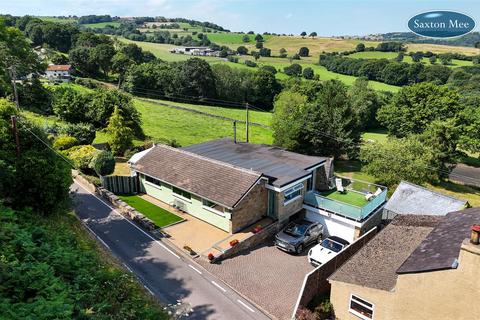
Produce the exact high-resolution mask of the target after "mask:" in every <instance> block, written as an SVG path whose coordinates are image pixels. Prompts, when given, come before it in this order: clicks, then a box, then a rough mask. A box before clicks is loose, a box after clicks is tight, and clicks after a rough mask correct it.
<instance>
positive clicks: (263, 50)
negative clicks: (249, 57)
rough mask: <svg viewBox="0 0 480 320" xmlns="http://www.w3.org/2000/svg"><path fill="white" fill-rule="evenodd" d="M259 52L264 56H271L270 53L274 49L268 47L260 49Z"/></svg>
mask: <svg viewBox="0 0 480 320" xmlns="http://www.w3.org/2000/svg"><path fill="white" fill-rule="evenodd" d="M258 53H259V54H260V55H261V56H262V57H270V55H271V54H272V50H271V49H268V48H262V49H260V51H259V52H258Z"/></svg>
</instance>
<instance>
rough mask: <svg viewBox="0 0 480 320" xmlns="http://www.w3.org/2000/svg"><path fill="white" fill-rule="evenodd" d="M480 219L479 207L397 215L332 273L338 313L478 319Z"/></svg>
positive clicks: (369, 316) (332, 296) (422, 319)
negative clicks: (442, 214)
mask: <svg viewBox="0 0 480 320" xmlns="http://www.w3.org/2000/svg"><path fill="white" fill-rule="evenodd" d="M478 224H480V208H472V209H465V210H462V211H456V212H451V213H448V214H447V215H445V216H438V215H398V216H397V217H395V218H394V219H393V221H392V222H391V223H390V224H389V225H388V226H387V227H386V228H385V229H383V230H382V231H381V232H380V233H379V234H378V235H377V236H376V237H375V238H374V239H372V240H371V241H370V242H368V243H367V244H366V245H365V246H364V247H363V248H362V249H360V250H359V251H358V252H357V253H356V254H355V255H354V256H353V257H352V258H351V259H350V260H348V261H347V262H346V263H345V264H344V265H342V267H340V269H338V270H337V271H336V272H335V273H334V274H333V275H332V276H331V277H330V278H329V281H330V283H331V294H330V301H331V302H332V304H333V308H334V311H335V315H336V317H338V318H339V319H364V320H370V319H389V320H390V319H391V320H396V319H398V320H400V319H402V320H403V319H415V320H426V319H438V320H441V319H478V315H479V314H480V304H479V303H478V294H479V292H480V268H479V265H480V246H479V245H478V233H479V232H478V231H480V226H476V227H475V225H478ZM474 230H477V231H474ZM470 236H471V238H472V241H473V243H472V242H471V241H470V240H469V239H468V238H469V237H470Z"/></svg>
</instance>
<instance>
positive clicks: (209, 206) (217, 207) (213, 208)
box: [202, 199, 224, 215]
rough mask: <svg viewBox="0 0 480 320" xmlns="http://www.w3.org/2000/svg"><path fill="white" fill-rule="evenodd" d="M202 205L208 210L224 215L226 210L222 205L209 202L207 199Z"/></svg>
mask: <svg viewBox="0 0 480 320" xmlns="http://www.w3.org/2000/svg"><path fill="white" fill-rule="evenodd" d="M202 205H203V207H204V208H205V209H207V210H210V211H213V212H215V213H218V214H221V215H223V210H224V208H223V207H222V206H221V205H219V204H216V203H215V202H211V201H208V200H207V199H202Z"/></svg>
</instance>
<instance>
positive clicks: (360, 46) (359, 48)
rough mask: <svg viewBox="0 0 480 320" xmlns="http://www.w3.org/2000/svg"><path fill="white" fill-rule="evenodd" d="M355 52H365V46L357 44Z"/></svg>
mask: <svg viewBox="0 0 480 320" xmlns="http://www.w3.org/2000/svg"><path fill="white" fill-rule="evenodd" d="M355 51H357V52H363V51H365V45H364V44H363V43H359V44H357V46H356V47H355Z"/></svg>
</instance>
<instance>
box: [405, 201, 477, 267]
mask: <svg viewBox="0 0 480 320" xmlns="http://www.w3.org/2000/svg"><path fill="white" fill-rule="evenodd" d="M474 224H480V208H472V209H466V210H462V211H458V212H451V213H449V214H447V215H446V216H445V218H444V219H443V220H442V222H440V223H439V224H438V226H437V227H436V228H435V229H434V230H433V231H432V232H431V233H430V234H429V235H428V236H427V237H426V238H425V240H423V241H422V243H421V244H420V245H419V246H418V247H417V248H416V249H415V251H413V253H412V254H411V255H410V256H409V257H408V259H407V260H406V261H405V262H404V263H403V264H402V266H401V267H399V268H398V271H397V272H398V273H417V272H426V271H434V270H443V269H452V268H456V261H457V259H458V256H459V253H460V248H461V245H462V242H463V240H464V239H465V238H469V237H470V227H471V226H472V225H474Z"/></svg>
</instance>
